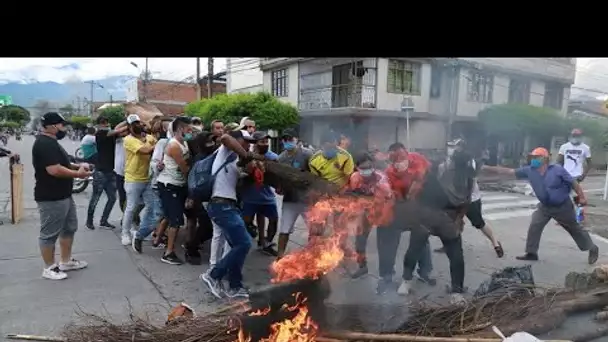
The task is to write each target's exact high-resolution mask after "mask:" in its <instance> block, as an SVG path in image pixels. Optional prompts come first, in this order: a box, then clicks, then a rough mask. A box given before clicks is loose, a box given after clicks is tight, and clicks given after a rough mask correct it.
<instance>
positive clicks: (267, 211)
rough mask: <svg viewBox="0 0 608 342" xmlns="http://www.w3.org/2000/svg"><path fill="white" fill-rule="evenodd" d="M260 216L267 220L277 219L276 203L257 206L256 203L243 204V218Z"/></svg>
mask: <svg viewBox="0 0 608 342" xmlns="http://www.w3.org/2000/svg"><path fill="white" fill-rule="evenodd" d="M256 214H257V215H261V216H264V217H266V218H267V219H270V220H272V219H278V218H279V211H278V209H277V205H276V203H273V204H257V203H243V216H245V217H254V216H255V215H256Z"/></svg>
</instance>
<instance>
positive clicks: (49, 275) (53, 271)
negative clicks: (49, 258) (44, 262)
mask: <svg viewBox="0 0 608 342" xmlns="http://www.w3.org/2000/svg"><path fill="white" fill-rule="evenodd" d="M67 277H68V275H67V274H66V273H65V272H63V271H62V270H60V269H59V266H57V265H51V266H50V267H47V268H45V269H43V270H42V278H46V279H50V280H63V279H65V278H67Z"/></svg>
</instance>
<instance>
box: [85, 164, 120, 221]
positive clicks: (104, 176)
mask: <svg viewBox="0 0 608 342" xmlns="http://www.w3.org/2000/svg"><path fill="white" fill-rule="evenodd" d="M104 191H105V192H106V196H108V201H107V202H106V206H105V207H104V209H103V214H102V215H101V222H102V223H105V222H108V217H110V213H111V212H112V208H114V204H115V203H116V179H115V176H114V172H113V171H109V172H102V171H95V173H94V174H93V194H92V195H91V199H90V200H89V208H88V210H87V223H91V224H92V223H93V216H94V215H95V208H96V207H97V203H98V202H99V198H100V197H101V194H102V193H103V192H104Z"/></svg>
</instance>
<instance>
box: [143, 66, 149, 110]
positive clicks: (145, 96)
mask: <svg viewBox="0 0 608 342" xmlns="http://www.w3.org/2000/svg"><path fill="white" fill-rule="evenodd" d="M148 73H149V71H148V57H146V70H145V71H144V79H143V86H144V102H148Z"/></svg>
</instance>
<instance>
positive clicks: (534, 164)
mask: <svg viewBox="0 0 608 342" xmlns="http://www.w3.org/2000/svg"><path fill="white" fill-rule="evenodd" d="M541 166H543V161H542V160H540V159H532V160H530V167H531V168H533V169H538V168H539V167H541Z"/></svg>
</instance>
